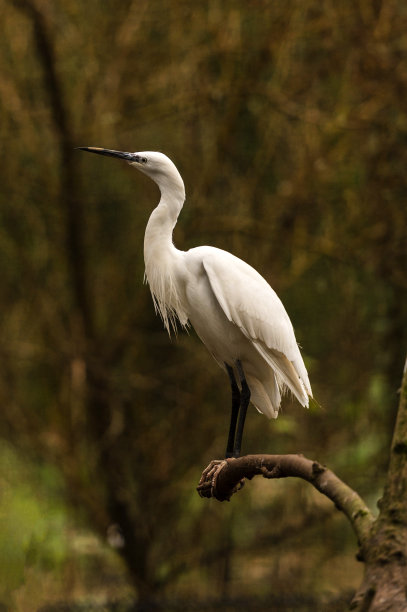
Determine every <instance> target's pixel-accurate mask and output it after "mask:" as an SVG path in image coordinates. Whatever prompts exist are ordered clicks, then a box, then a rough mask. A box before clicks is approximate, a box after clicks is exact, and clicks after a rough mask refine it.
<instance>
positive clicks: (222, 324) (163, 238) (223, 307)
mask: <svg viewBox="0 0 407 612" xmlns="http://www.w3.org/2000/svg"><path fill="white" fill-rule="evenodd" d="M83 149H84V150H87V151H90V152H93V153H98V154H101V155H109V156H112V157H119V158H122V159H125V160H127V161H128V162H129V163H130V164H131V165H132V166H134V167H136V168H137V169H138V170H140V171H141V172H143V173H144V174H147V175H148V176H149V177H150V178H152V179H153V180H154V181H155V182H156V183H157V185H158V187H159V188H160V191H161V199H160V202H159V204H158V206H157V208H155V210H154V211H153V212H152V214H151V216H150V219H149V221H148V224H147V227H146V233H145V239H144V258H145V265H146V278H147V281H148V283H149V285H150V289H151V293H152V296H153V300H154V304H155V307H156V310H157V311H158V312H159V313H160V315H161V317H162V319H163V322H164V325H165V327H166V328H167V330H168V332H169V333H170V330H171V327H175V325H176V321H177V320H179V322H180V323H181V325H182V326H187V325H188V323H191V324H192V326H193V327H194V328H195V330H196V332H197V334H198V335H199V337H200V338H201V340H202V342H203V343H204V344H205V346H206V347H207V348H208V350H209V351H210V353H211V354H212V355H213V357H214V358H215V359H216V361H217V362H218V363H219V365H220V366H221V367H222V368H223V369H225V370H227V372H228V374H229V377H230V379H231V383H232V390H233V389H234V388H235V391H236V383H235V385H234V384H233V378H234V377H236V375H237V379H238V381H239V383H238V385H237V386H238V387H239V389H240V391H239V392H240V394H241V396H242V397H240V400H239V401H240V404H239V405H240V412H241V413H242V412H243V413H244V414H243V415H242V414H241V416H240V420H242V421H243V422H242V423H241V430H242V431H243V425H244V418H245V410H246V409H245V407H244V406H243V404H244V403H245V402H244V398H243V395H244V389H245V388H246V382H247V386H248V392H247V394H246V395H247V396H250V399H251V402H252V403H253V404H254V405H255V406H256V408H257V409H258V410H259V411H260V412H262V413H263V414H265V415H266V416H267V417H274V418H275V417H277V415H278V411H279V407H280V403H281V395H282V394H283V393H284V391H285V390H287V389H289V390H290V391H291V392H292V393H293V394H294V396H295V397H296V398H297V399H298V401H299V402H300V404H302V405H303V406H308V402H309V396H311V397H312V391H311V386H310V382H309V379H308V374H307V370H306V368H305V365H304V362H303V359H302V357H301V353H300V350H299V348H298V345H297V342H296V340H295V335H294V330H293V326H292V324H291V321H290V319H289V317H288V314H287V312H286V310H285V308H284V306H283V304H282V302H281V300H280V299H279V297H278V296H277V294H276V293H275V292H274V291H273V289H272V288H271V287H270V285H269V284H268V283H267V282H266V281H265V280H264V278H263V277H262V276H260V274H259V273H258V272H256V270H254V269H253V268H252V267H251V266H249V265H248V264H247V263H245V262H244V261H242V260H241V259H238V258H237V257H235V256H234V255H231V254H230V253H228V252H226V251H223V250H221V249H217V248H214V247H209V246H202V247H197V248H193V249H190V250H189V251H186V252H184V251H179V250H178V249H176V248H175V246H174V245H173V242H172V232H173V229H174V226H175V224H176V222H177V218H178V215H179V213H180V211H181V209H182V206H183V204H184V200H185V188H184V183H183V181H182V178H181V176H180V174H179V172H178V170H177V168H176V167H175V165H174V164H173V162H172V161H171V160H170V159H169V158H168V157H166V156H165V155H163V154H162V153H158V152H153V151H146V152H142V153H125V152H121V151H112V150H109V149H99V148H95V147H84V148H83ZM246 399H247V403H248V398H247V397H246ZM235 400H236V396H235V399H234V402H235V404H234V410H235V413H236V414H235V423H234V428H233V426H232V425H231V430H232V428H233V432H232V433H233V438H234V435H235V432H234V429H235V427H236V419H237V412H236V405H237V404H236V401H235ZM246 408H247V405H246ZM238 409H239V407H238V408H237V410H238ZM232 421H233V409H232ZM242 431H241V432H240V438H241V434H242ZM238 437H239V431H238ZM240 442H241V440H240V441H236V444H237V448H236V444H235V443H233V445H232V446H231V443H230V440H229V443H228V451H227V454H228V455H231V454H233V455H235V456H236V455H238V454H239V452H240Z"/></svg>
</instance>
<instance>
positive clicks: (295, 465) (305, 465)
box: [197, 455, 374, 551]
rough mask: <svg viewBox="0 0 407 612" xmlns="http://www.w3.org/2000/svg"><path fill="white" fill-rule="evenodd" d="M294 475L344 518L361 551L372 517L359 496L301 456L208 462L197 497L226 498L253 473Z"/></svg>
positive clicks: (221, 499)
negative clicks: (312, 487)
mask: <svg viewBox="0 0 407 612" xmlns="http://www.w3.org/2000/svg"><path fill="white" fill-rule="evenodd" d="M257 475H260V476H263V477H264V478H268V479H273V478H287V477H297V478H302V479H303V480H306V481H307V482H309V483H310V484H312V485H313V486H314V487H315V488H316V489H317V490H318V491H319V492H320V493H322V494H323V495H325V496H326V497H328V498H329V499H331V500H332V501H333V503H334V504H335V506H336V507H337V508H338V509H339V510H342V512H344V514H345V515H346V516H347V517H348V519H349V521H350V523H351V525H352V527H353V529H354V531H355V533H356V535H357V538H358V541H359V544H360V546H361V549H362V551H363V548H364V545H365V542H366V541H367V539H368V537H369V535H370V530H371V527H372V525H373V522H374V518H373V515H372V513H371V512H370V510H369V509H368V507H367V506H366V504H365V503H364V501H363V500H362V498H361V497H360V496H359V495H358V494H357V493H356V492H355V491H354V490H353V489H351V488H350V487H349V486H348V485H347V484H345V483H344V482H343V481H342V480H340V478H338V477H337V476H336V475H335V474H334V473H333V472H332V471H331V470H329V469H328V468H326V467H325V466H323V465H321V464H320V463H318V462H317V461H312V460H311V459H307V458H306V457H303V456H302V455H246V456H245V457H239V458H238V459H234V458H231V459H225V460H223V461H212V462H211V463H210V464H209V466H208V467H207V468H206V469H205V470H204V472H203V473H202V477H201V480H200V482H199V485H198V487H197V490H198V492H199V494H200V495H201V497H214V498H215V499H217V500H218V501H225V500H230V498H231V496H232V495H233V494H234V493H236V492H237V491H238V490H239V489H240V488H241V487H242V486H243V483H244V480H245V479H248V480H251V479H252V478H253V477H254V476H257Z"/></svg>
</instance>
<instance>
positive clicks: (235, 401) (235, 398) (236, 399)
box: [225, 363, 240, 458]
mask: <svg viewBox="0 0 407 612" xmlns="http://www.w3.org/2000/svg"><path fill="white" fill-rule="evenodd" d="M225 366H226V371H227V373H228V375H229V380H230V386H231V388H232V414H231V417H230V427H229V436H228V445H227V447H226V458H227V457H233V450H234V446H235V432H236V423H237V415H238V414H239V407H240V391H239V387H238V385H237V382H236V378H235V375H234V373H233V368H231V367H230V366H229V365H228V364H227V363H225Z"/></svg>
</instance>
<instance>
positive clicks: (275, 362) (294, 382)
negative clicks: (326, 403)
mask: <svg viewBox="0 0 407 612" xmlns="http://www.w3.org/2000/svg"><path fill="white" fill-rule="evenodd" d="M253 344H254V346H255V347H256V349H257V351H258V352H259V353H260V355H261V356H262V357H263V358H264V359H265V360H266V362H267V363H268V364H269V366H270V367H271V368H272V369H273V370H274V372H275V373H276V374H277V377H278V378H280V379H281V380H282V382H283V383H284V385H285V386H287V387H288V388H289V389H290V391H291V392H292V393H293V394H294V395H295V397H296V398H297V400H298V401H299V402H300V404H301V405H302V406H304V407H307V408H308V405H309V398H308V395H309V393H308V389H307V388H306V383H307V382H308V386H309V381H303V380H302V379H301V378H300V375H299V373H298V372H297V370H296V368H295V367H294V364H293V363H292V362H291V361H290V360H289V359H287V357H286V356H285V355H283V353H280V352H279V351H277V350H275V349H268V348H267V349H266V348H265V346H264V345H263V343H261V342H259V341H257V342H254V343H253ZM307 379H308V376H307ZM309 390H310V389H309ZM310 395H312V394H310Z"/></svg>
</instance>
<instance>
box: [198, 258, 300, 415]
mask: <svg viewBox="0 0 407 612" xmlns="http://www.w3.org/2000/svg"><path fill="white" fill-rule="evenodd" d="M202 263H203V266H204V269H205V271H206V274H207V276H208V279H209V283H210V285H211V288H212V290H213V292H214V294H215V297H216V299H217V300H218V302H219V304H220V306H221V308H222V309H223V311H224V313H225V315H226V316H227V318H228V319H229V321H231V322H233V323H234V324H235V325H237V326H238V327H239V328H240V330H241V331H242V332H243V334H244V335H245V336H246V337H247V338H248V339H250V340H251V341H252V342H253V345H254V346H255V347H256V349H257V350H258V352H259V353H260V354H261V355H262V356H263V358H264V359H265V360H266V361H267V362H268V363H269V365H270V366H271V367H272V368H273V369H274V370H275V371H276V372H277V374H278V375H279V377H280V378H281V379H282V380H283V382H284V383H285V384H286V385H287V386H288V387H289V388H290V389H291V390H292V392H293V393H294V394H295V396H296V397H297V399H298V400H299V401H300V402H301V403H302V404H303V405H307V404H308V394H310V395H311V388H310V384H309V380H308V375H307V371H306V368H305V365H304V362H303V360H302V357H301V353H300V351H299V348H298V345H297V342H296V340H295V334H294V330H293V326H292V324H291V321H290V319H289V316H288V314H287V312H286V310H285V308H284V306H283V304H282V302H281V300H280V298H279V297H278V296H277V294H276V293H275V291H273V289H272V288H271V287H270V285H269V284H268V283H267V281H266V280H265V279H264V278H263V277H262V276H261V275H260V274H259V273H258V272H256V270H254V268H252V267H251V266H249V265H248V264H246V263H245V262H244V261H242V260H241V259H238V258H237V257H234V256H233V255H231V254H230V253H227V252H226V251H221V250H218V249H217V250H216V252H215V253H210V254H207V255H206V256H205V257H204V259H203V262H202Z"/></svg>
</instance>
